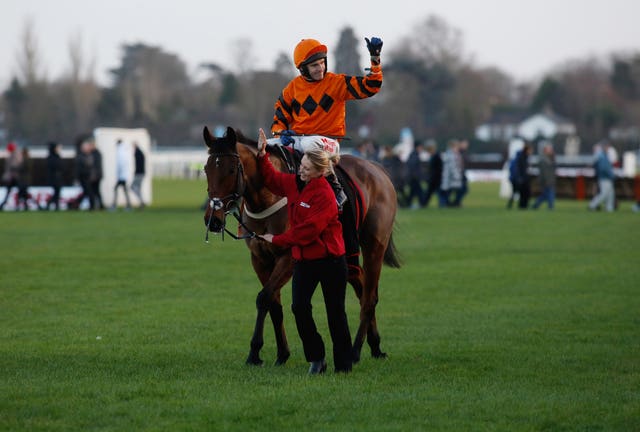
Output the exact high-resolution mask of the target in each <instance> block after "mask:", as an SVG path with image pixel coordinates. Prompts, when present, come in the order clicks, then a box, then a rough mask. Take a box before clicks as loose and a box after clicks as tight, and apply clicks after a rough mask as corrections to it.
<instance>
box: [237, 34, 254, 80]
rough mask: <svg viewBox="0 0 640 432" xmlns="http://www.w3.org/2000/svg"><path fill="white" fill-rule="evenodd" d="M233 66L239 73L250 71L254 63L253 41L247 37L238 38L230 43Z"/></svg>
mask: <svg viewBox="0 0 640 432" xmlns="http://www.w3.org/2000/svg"><path fill="white" fill-rule="evenodd" d="M231 47H232V50H233V54H234V56H233V58H234V60H235V66H236V68H237V70H238V72H239V73H240V74H245V73H247V72H251V71H252V70H253V69H254V65H255V63H256V58H255V55H254V54H253V42H252V41H251V39H249V38H239V39H236V40H235V41H233V42H232V44H231Z"/></svg>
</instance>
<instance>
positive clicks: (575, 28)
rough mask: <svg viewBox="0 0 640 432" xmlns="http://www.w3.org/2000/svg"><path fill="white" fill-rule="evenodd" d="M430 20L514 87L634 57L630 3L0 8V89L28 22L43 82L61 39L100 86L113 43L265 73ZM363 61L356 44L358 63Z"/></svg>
mask: <svg viewBox="0 0 640 432" xmlns="http://www.w3.org/2000/svg"><path fill="white" fill-rule="evenodd" d="M430 14H435V15H438V16H440V17H441V18H443V19H444V20H445V21H446V22H447V23H448V24H449V25H450V26H452V27H455V28H457V29H459V30H461V31H462V34H463V41H464V48H465V52H466V54H468V55H471V56H472V57H473V59H474V64H475V65H476V66H497V67H499V68H500V69H503V70H504V71H505V72H507V73H509V74H511V75H512V76H514V77H515V78H516V79H518V80H530V79H535V78H536V77H538V76H539V75H540V74H542V73H543V72H544V71H546V70H548V69H549V68H551V67H552V66H555V65H558V64H559V63H561V62H563V61H565V60H569V59H576V58H586V57H587V56H591V55H595V56H602V55H605V54H608V53H610V52H612V51H630V50H640V1H638V0H536V1H529V2H527V1H523V0H427V1H423V0H391V1H385V2H382V1H380V2H379V1H349V0H323V1H318V2H310V1H307V2H304V1H290V0H285V1H278V0H271V1H264V0H263V1H257V0H181V1H169V0H108V1H101V0H2V1H1V5H0V16H1V17H2V20H0V41H1V42H0V65H2V69H0V85H1V86H2V87H0V88H5V86H6V84H7V83H8V80H9V79H10V77H11V76H12V75H13V74H15V73H16V71H17V60H16V59H17V55H18V52H19V50H20V36H21V33H22V31H23V29H24V27H25V22H26V20H28V19H30V20H32V22H33V25H34V28H35V34H36V37H37V41H38V48H39V50H40V54H41V58H42V62H43V66H45V68H46V72H47V76H48V77H49V78H50V79H55V78H58V77H60V75H61V74H62V73H63V72H65V70H66V69H67V68H68V65H69V63H70V62H69V54H68V49H69V41H70V40H71V39H72V38H74V37H77V35H81V38H82V41H83V44H84V52H85V55H86V56H87V57H92V58H93V59H94V60H95V62H96V71H95V72H96V74H95V75H96V78H97V79H98V81H100V82H101V83H108V79H107V78H108V75H107V73H106V71H107V70H108V69H109V68H112V67H115V66H118V65H119V63H120V57H121V50H120V46H121V44H123V43H136V42H142V43H145V44H148V45H155V46H159V47H161V48H162V49H163V50H164V51H166V52H169V53H173V54H176V55H178V56H179V57H180V58H181V59H182V60H183V61H184V62H185V63H186V64H187V67H188V69H189V72H190V73H194V72H195V71H196V69H197V65H198V64H199V63H201V62H215V63H218V64H220V65H222V66H223V67H227V68H231V69H233V59H234V56H233V52H232V51H233V50H232V48H231V47H232V46H233V42H234V41H237V40H238V39H240V38H248V39H250V40H251V41H252V43H253V53H254V56H255V59H256V61H257V63H258V64H257V66H258V67H259V68H269V69H270V68H272V67H273V61H274V58H275V57H276V55H277V53H279V52H282V51H284V52H287V53H290V52H292V50H293V47H294V46H295V44H296V43H297V42H298V41H299V40H300V39H301V38H305V37H313V38H316V39H320V40H321V41H322V42H324V43H325V44H327V45H328V46H329V49H330V50H331V49H332V48H333V47H335V45H336V43H337V40H338V36H339V32H340V30H341V29H343V28H344V27H346V26H351V27H352V28H353V29H354V31H355V33H356V35H357V36H358V37H363V38H364V37H365V36H379V37H381V38H382V39H383V40H384V44H385V48H387V49H389V48H392V47H394V44H396V43H397V42H398V40H399V39H400V38H402V37H404V36H410V35H411V30H412V28H413V27H415V26H416V24H418V23H419V22H421V21H424V20H425V19H426V18H427V17H428V16H429V15H430ZM385 48H383V61H384V52H385ZM365 54H366V50H365V44H364V41H363V43H362V58H363V60H364V56H365ZM364 66H366V65H363V67H364Z"/></svg>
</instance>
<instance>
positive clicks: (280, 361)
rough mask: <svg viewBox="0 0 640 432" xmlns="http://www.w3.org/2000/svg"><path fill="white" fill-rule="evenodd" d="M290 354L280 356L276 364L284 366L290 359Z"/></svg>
mask: <svg viewBox="0 0 640 432" xmlns="http://www.w3.org/2000/svg"><path fill="white" fill-rule="evenodd" d="M290 355H291V354H290V353H287V354H286V355H282V356H278V358H277V359H276V362H275V366H284V364H285V363H286V362H287V360H289V356H290Z"/></svg>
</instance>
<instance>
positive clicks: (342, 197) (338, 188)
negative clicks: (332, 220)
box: [327, 174, 347, 211]
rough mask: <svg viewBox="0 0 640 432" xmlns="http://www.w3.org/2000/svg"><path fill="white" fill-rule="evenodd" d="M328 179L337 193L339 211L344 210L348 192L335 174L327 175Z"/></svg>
mask: <svg viewBox="0 0 640 432" xmlns="http://www.w3.org/2000/svg"><path fill="white" fill-rule="evenodd" d="M327 181H328V182H329V184H330V185H331V188H332V189H333V192H334V193H335V194H336V202H337V203H338V211H342V206H344V203H345V202H347V194H345V193H344V189H342V185H341V184H340V182H339V181H338V177H336V175H335V174H329V175H327Z"/></svg>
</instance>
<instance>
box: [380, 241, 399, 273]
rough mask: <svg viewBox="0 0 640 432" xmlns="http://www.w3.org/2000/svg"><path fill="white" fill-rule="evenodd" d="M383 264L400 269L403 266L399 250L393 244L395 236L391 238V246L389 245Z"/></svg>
mask: <svg viewBox="0 0 640 432" xmlns="http://www.w3.org/2000/svg"><path fill="white" fill-rule="evenodd" d="M382 262H383V263H384V264H385V265H386V266H389V267H391V268H400V266H401V265H402V262H401V261H400V255H399V254H398V249H396V244H395V243H394V242H393V234H391V236H390V237H389V244H387V249H385V251H384V258H383V261H382Z"/></svg>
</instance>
